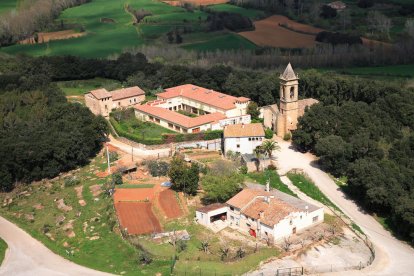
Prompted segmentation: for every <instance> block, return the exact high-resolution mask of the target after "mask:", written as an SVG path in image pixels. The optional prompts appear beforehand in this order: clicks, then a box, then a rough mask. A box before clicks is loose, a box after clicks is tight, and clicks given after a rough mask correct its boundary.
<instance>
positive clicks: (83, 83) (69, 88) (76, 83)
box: [56, 78, 122, 96]
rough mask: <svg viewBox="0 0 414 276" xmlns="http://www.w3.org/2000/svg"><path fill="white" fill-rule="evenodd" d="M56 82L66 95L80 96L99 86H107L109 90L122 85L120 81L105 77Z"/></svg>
mask: <svg viewBox="0 0 414 276" xmlns="http://www.w3.org/2000/svg"><path fill="white" fill-rule="evenodd" d="M56 84H57V86H58V87H59V88H60V89H62V90H63V92H65V95H66V96H79V95H83V94H85V93H87V92H89V91H91V90H94V89H99V88H106V89H107V90H108V91H111V90H114V89H117V88H121V87H122V86H121V83H120V82H119V81H117V80H112V79H104V78H94V79H89V80H72V81H58V82H56Z"/></svg>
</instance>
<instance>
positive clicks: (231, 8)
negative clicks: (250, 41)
mask: <svg viewBox="0 0 414 276" xmlns="http://www.w3.org/2000/svg"><path fill="white" fill-rule="evenodd" d="M208 8H209V9H211V10H213V11H218V12H232V13H238V14H241V15H243V16H246V17H249V18H251V19H259V18H263V17H264V16H265V13H264V12H263V11H261V10H256V9H246V8H242V7H238V6H235V5H231V4H218V5H211V6H208Z"/></svg>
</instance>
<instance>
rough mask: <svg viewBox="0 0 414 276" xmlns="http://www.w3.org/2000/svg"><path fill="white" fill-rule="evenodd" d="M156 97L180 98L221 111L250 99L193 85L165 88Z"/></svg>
mask: <svg viewBox="0 0 414 276" xmlns="http://www.w3.org/2000/svg"><path fill="white" fill-rule="evenodd" d="M157 96H158V97H159V98H162V99H170V98H175V97H178V96H182V97H185V98H188V99H191V100H194V101H198V102H201V103H204V104H207V105H211V106H214V107H217V108H220V109H223V110H229V109H233V108H235V107H236V106H235V103H236V102H237V101H239V102H243V103H244V102H247V101H250V99H249V98H246V97H239V98H238V97H234V96H230V95H227V94H223V93H220V92H217V91H214V90H210V89H207V88H203V87H199V86H196V85H193V84H184V85H180V86H176V87H171V88H167V89H165V92H162V93H159V94H157Z"/></svg>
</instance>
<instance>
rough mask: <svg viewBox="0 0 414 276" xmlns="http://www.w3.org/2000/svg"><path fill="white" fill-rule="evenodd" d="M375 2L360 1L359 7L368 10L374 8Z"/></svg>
mask: <svg viewBox="0 0 414 276" xmlns="http://www.w3.org/2000/svg"><path fill="white" fill-rule="evenodd" d="M374 4H375V2H374V0H359V1H358V7H360V8H363V9H366V8H371V7H372V6H374Z"/></svg>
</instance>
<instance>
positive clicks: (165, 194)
mask: <svg viewBox="0 0 414 276" xmlns="http://www.w3.org/2000/svg"><path fill="white" fill-rule="evenodd" d="M158 200H159V203H160V205H161V208H162V210H163V211H164V213H165V215H166V216H167V217H168V218H178V217H180V216H182V215H183V211H182V210H181V208H180V205H179V204H178V202H177V198H176V196H175V193H174V192H173V191H172V190H170V189H166V190H164V191H162V192H161V193H160V194H159V197H158Z"/></svg>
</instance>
